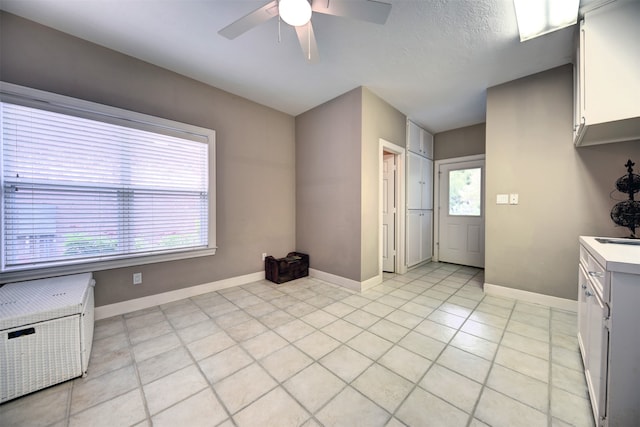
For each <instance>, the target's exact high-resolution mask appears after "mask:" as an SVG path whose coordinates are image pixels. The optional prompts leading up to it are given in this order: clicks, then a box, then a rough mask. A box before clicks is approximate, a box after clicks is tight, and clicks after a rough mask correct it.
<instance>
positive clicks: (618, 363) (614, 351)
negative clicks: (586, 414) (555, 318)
mask: <svg viewBox="0 0 640 427" xmlns="http://www.w3.org/2000/svg"><path fill="white" fill-rule="evenodd" d="M626 242H627V243H628V241H626ZM578 278H579V279H578V286H579V287H578V343H579V345H580V351H581V353H582V360H583V362H584V367H585V376H586V379H587V385H588V388H589V397H590V398H591V406H592V409H593V415H594V419H595V422H596V425H597V426H631V425H638V424H637V423H638V420H640V405H638V396H640V333H638V325H640V314H639V310H638V307H637V306H638V302H640V246H633V245H629V244H618V243H601V242H600V241H599V240H598V238H594V237H580V263H579V267H578Z"/></svg>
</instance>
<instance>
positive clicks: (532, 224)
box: [485, 65, 640, 299]
mask: <svg viewBox="0 0 640 427" xmlns="http://www.w3.org/2000/svg"><path fill="white" fill-rule="evenodd" d="M572 79H573V74H572V66H571V65H566V66H563V67H559V68H555V69H552V70H549V71H546V72H543V73H539V74H536V75H532V76H528V77H525V78H523V79H519V80H516V81H513V82H510V83H507V84H503V85H500V86H496V87H493V88H490V89H489V90H488V92H487V122H486V125H487V131H486V134H487V141H486V148H487V149H486V155H487V157H486V171H487V181H486V190H487V193H486V194H487V196H486V197H487V215H486V261H485V281H486V282H487V283H491V284H494V285H500V286H506V287H511V288H515V289H521V290H525V291H530V292H537V293H541V294H546V295H551V296H556V297H561V298H568V299H576V297H577V264H578V236H580V235H606V236H625V235H626V233H627V230H626V229H623V228H620V227H616V226H615V225H614V224H613V222H612V221H611V219H610V218H609V212H610V210H611V208H612V207H613V205H614V204H615V203H616V201H615V200H613V199H612V198H610V196H609V195H610V193H611V192H612V190H614V188H615V181H616V179H617V178H619V177H620V176H622V175H623V174H624V173H625V168H624V166H623V165H624V163H625V162H626V161H627V159H628V158H631V159H634V160H635V161H638V160H640V141H634V142H626V143H614V144H606V145H600V146H593V147H588V148H578V149H576V148H574V146H573V140H572V138H573V136H572V114H573V103H572V102H573V101H572V92H573V89H572ZM639 164H640V162H639ZM499 193H519V195H520V200H519V202H520V203H519V204H518V205H514V206H511V205H496V204H495V200H496V194H499ZM622 198H624V197H623V196H622Z"/></svg>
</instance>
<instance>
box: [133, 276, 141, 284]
mask: <svg viewBox="0 0 640 427" xmlns="http://www.w3.org/2000/svg"><path fill="white" fill-rule="evenodd" d="M140 283H142V273H133V284H134V285H139V284H140Z"/></svg>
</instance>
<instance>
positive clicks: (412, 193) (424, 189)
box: [407, 152, 433, 209]
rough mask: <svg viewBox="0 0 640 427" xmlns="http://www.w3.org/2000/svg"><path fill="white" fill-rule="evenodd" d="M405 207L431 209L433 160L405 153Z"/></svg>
mask: <svg viewBox="0 0 640 427" xmlns="http://www.w3.org/2000/svg"><path fill="white" fill-rule="evenodd" d="M407 159H408V162H407V209H433V161H432V160H429V159H427V158H425V157H422V156H419V155H417V154H415V153H411V152H409V153H407Z"/></svg>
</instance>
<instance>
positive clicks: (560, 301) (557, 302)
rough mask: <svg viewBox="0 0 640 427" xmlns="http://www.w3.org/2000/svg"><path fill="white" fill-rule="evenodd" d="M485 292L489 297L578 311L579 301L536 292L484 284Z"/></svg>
mask: <svg viewBox="0 0 640 427" xmlns="http://www.w3.org/2000/svg"><path fill="white" fill-rule="evenodd" d="M484 292H485V293H486V294H487V295H493V296H496V297H504V298H513V299H517V300H520V301H525V302H530V303H533V304H542V305H546V306H549V307H553V308H558V309H560V310H566V311H573V312H577V311H578V301H574V300H570V299H566V298H558V297H554V296H551V295H544V294H538V293H535V292H529V291H523V290H521V289H513V288H507V287H505V286H498V285H492V284H491V283H485V284H484Z"/></svg>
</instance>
